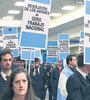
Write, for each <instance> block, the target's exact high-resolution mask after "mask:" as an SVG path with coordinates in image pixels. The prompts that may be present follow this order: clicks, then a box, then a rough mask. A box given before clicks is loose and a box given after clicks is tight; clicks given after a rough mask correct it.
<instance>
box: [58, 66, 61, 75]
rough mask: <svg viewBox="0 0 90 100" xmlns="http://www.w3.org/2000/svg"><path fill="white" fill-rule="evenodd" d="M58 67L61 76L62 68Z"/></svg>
mask: <svg viewBox="0 0 90 100" xmlns="http://www.w3.org/2000/svg"><path fill="white" fill-rule="evenodd" d="M57 67H58V69H59V74H60V73H61V68H60V67H59V66H57Z"/></svg>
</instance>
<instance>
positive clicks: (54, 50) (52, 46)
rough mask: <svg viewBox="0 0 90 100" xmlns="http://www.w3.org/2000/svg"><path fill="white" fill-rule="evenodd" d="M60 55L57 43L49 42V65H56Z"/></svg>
mask: <svg viewBox="0 0 90 100" xmlns="http://www.w3.org/2000/svg"><path fill="white" fill-rule="evenodd" d="M57 55H58V46H57V41H48V46H47V63H52V62H53V63H56V62H57Z"/></svg>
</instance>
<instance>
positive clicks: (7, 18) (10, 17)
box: [3, 16, 14, 20]
mask: <svg viewBox="0 0 90 100" xmlns="http://www.w3.org/2000/svg"><path fill="white" fill-rule="evenodd" d="M13 17H14V16H6V17H3V20H12V19H13Z"/></svg>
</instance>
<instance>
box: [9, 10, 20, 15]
mask: <svg viewBox="0 0 90 100" xmlns="http://www.w3.org/2000/svg"><path fill="white" fill-rule="evenodd" d="M19 13H20V11H19V10H9V11H8V14H19Z"/></svg>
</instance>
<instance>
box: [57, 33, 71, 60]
mask: <svg viewBox="0 0 90 100" xmlns="http://www.w3.org/2000/svg"><path fill="white" fill-rule="evenodd" d="M58 46H59V58H60V59H66V57H67V56H68V55H69V54H70V40H69V34H59V35H58Z"/></svg>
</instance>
